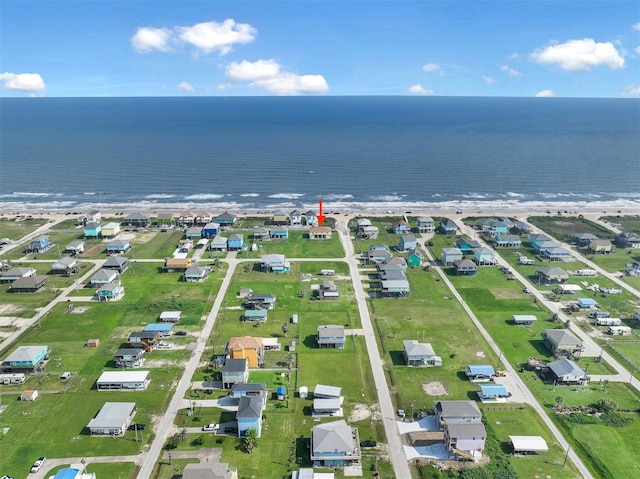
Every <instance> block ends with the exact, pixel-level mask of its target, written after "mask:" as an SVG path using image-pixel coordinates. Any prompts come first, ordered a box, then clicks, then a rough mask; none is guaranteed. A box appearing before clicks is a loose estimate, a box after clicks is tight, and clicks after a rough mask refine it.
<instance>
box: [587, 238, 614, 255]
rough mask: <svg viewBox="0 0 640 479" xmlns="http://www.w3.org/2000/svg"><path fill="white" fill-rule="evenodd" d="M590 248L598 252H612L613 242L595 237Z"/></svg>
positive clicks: (590, 243)
mask: <svg viewBox="0 0 640 479" xmlns="http://www.w3.org/2000/svg"><path fill="white" fill-rule="evenodd" d="M589 249H590V250H591V251H592V252H594V253H596V254H611V253H613V243H611V241H609V240H605V239H594V240H591V241H590V242H589Z"/></svg>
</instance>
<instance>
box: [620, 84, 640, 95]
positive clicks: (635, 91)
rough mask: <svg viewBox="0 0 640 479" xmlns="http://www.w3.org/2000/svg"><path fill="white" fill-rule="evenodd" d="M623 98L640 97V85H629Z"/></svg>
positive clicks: (623, 92) (625, 88)
mask: <svg viewBox="0 0 640 479" xmlns="http://www.w3.org/2000/svg"><path fill="white" fill-rule="evenodd" d="M622 96H633V97H635V96H640V85H629V86H626V87H624V90H623V91H622Z"/></svg>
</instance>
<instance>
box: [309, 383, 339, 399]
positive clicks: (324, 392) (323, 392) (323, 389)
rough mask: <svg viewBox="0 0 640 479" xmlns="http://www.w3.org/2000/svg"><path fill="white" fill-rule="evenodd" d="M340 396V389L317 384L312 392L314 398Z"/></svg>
mask: <svg viewBox="0 0 640 479" xmlns="http://www.w3.org/2000/svg"><path fill="white" fill-rule="evenodd" d="M340 394H342V388H341V387H338V386H327V385H325V384H317V385H316V388H315V389H314V390H313V395H314V397H325V398H339V397H340Z"/></svg>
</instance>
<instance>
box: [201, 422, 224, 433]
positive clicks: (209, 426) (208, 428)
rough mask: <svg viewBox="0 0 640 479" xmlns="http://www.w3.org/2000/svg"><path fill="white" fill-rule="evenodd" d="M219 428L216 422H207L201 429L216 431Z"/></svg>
mask: <svg viewBox="0 0 640 479" xmlns="http://www.w3.org/2000/svg"><path fill="white" fill-rule="evenodd" d="M218 429H220V425H219V424H216V423H211V424H207V425H206V426H202V430H203V431H217V430H218Z"/></svg>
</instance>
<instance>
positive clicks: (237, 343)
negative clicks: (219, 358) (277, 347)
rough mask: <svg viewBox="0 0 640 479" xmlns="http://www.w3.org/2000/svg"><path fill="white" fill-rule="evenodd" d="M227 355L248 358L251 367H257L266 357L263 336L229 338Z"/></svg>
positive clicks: (234, 357)
mask: <svg viewBox="0 0 640 479" xmlns="http://www.w3.org/2000/svg"><path fill="white" fill-rule="evenodd" d="M227 355H228V356H229V357H230V358H231V359H247V360H248V362H249V367H250V368H257V367H258V366H259V365H260V364H261V363H262V361H263V359H264V347H263V344H262V338H254V337H252V336H242V337H236V338H231V339H229V343H228V344H227Z"/></svg>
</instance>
